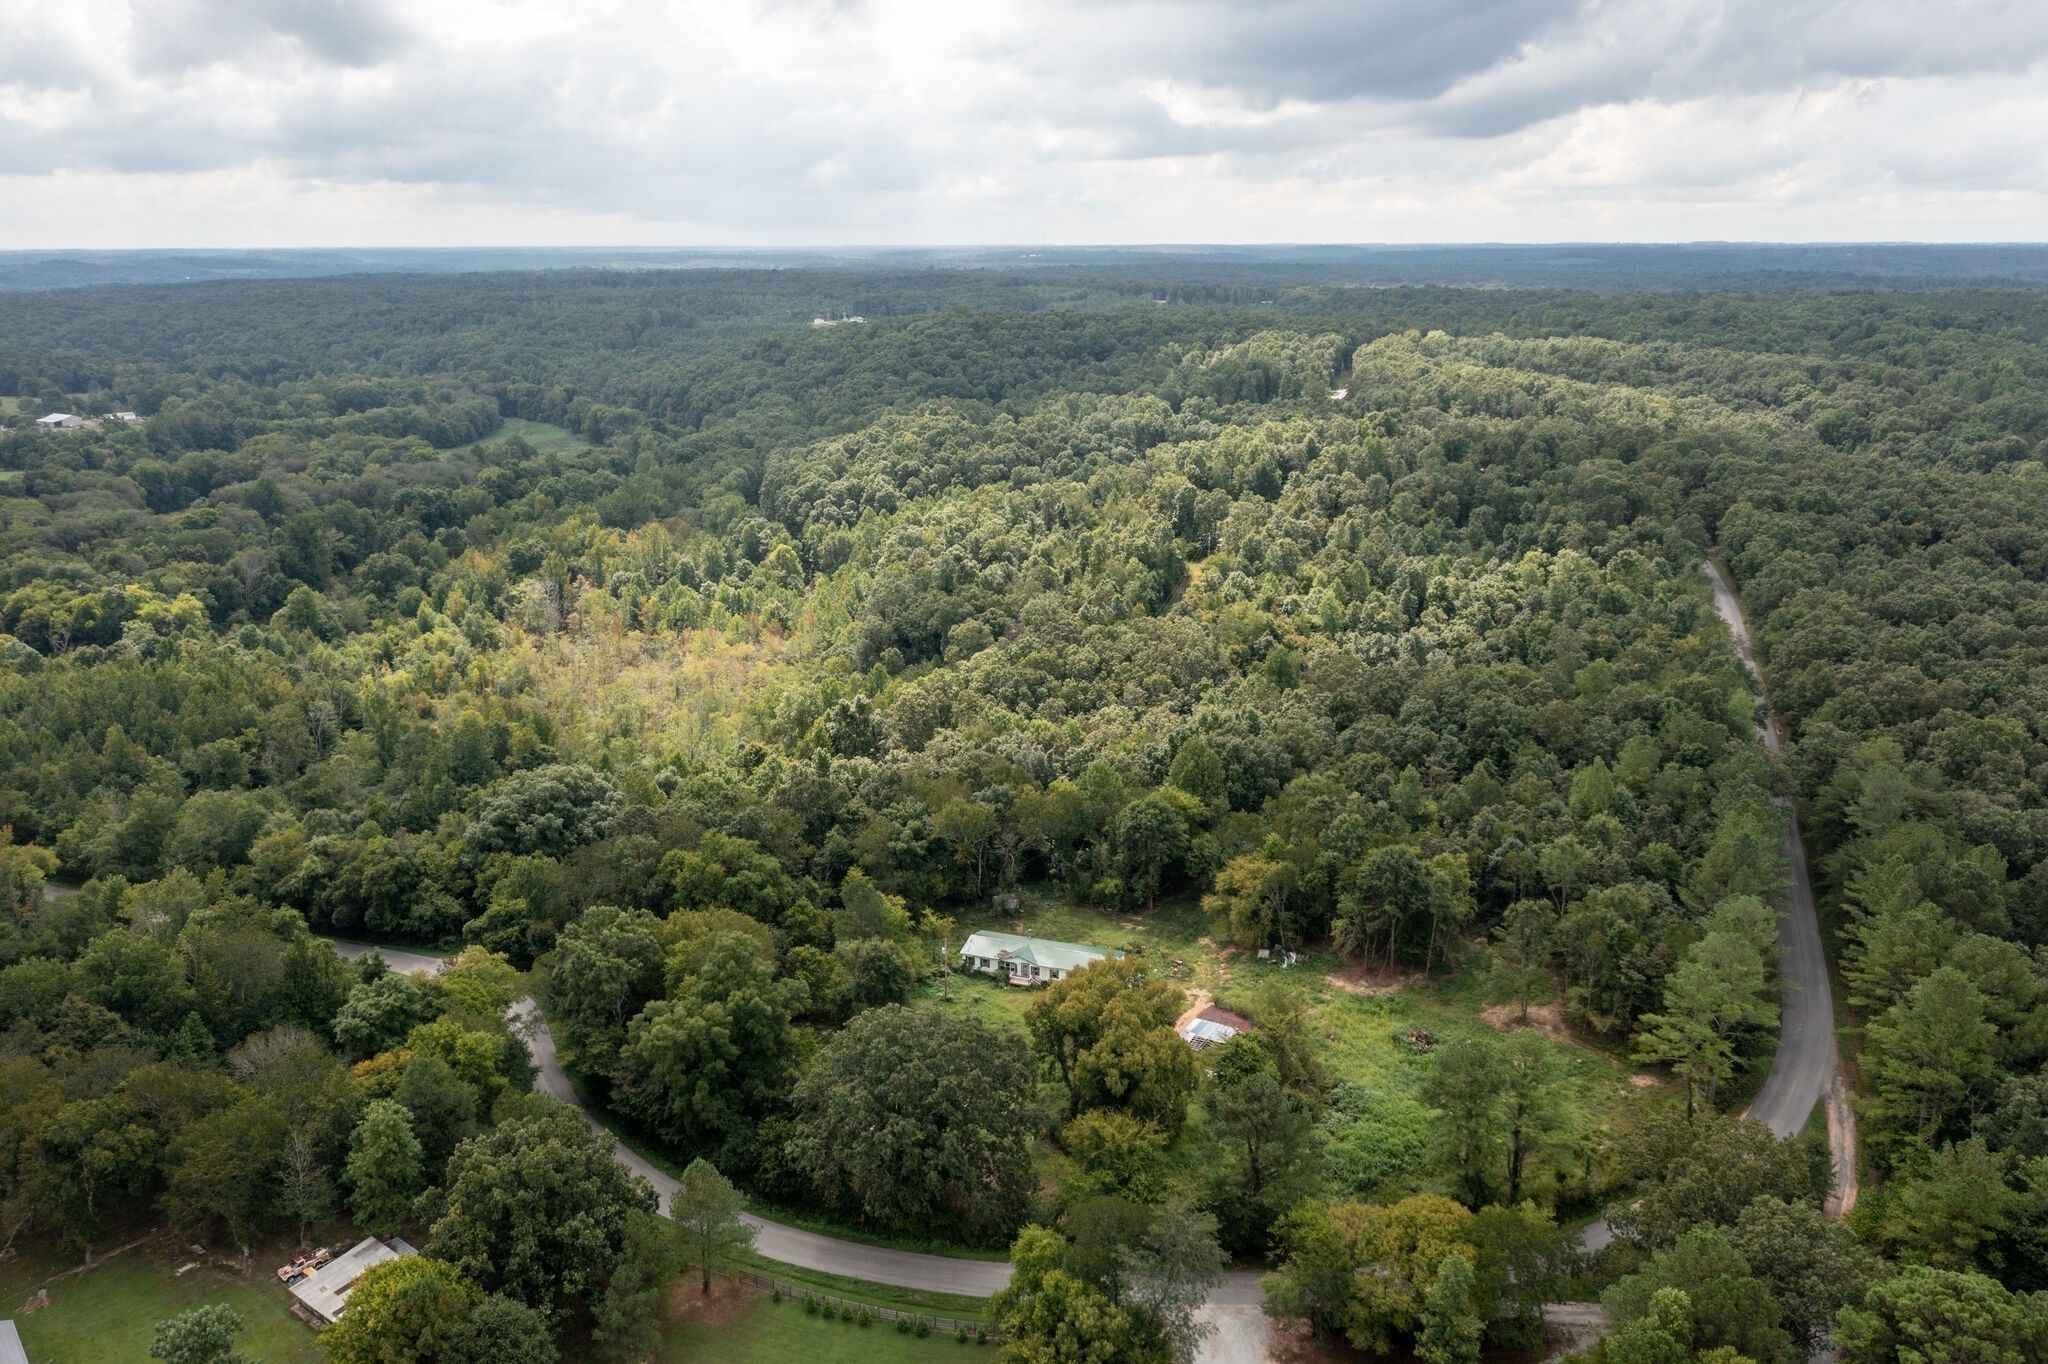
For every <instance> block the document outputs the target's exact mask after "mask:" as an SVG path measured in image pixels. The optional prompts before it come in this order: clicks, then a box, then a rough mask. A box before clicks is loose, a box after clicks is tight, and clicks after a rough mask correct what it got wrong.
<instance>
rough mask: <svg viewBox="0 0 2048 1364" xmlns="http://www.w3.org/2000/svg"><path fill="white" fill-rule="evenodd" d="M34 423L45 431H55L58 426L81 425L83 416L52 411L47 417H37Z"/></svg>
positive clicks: (83, 421)
mask: <svg viewBox="0 0 2048 1364" xmlns="http://www.w3.org/2000/svg"><path fill="white" fill-rule="evenodd" d="M36 425H37V426H40V427H41V428H43V430H45V431H55V430H57V429H58V428H59V427H65V426H83V425H85V418H83V417H76V416H73V415H72V414H71V413H69V412H52V413H51V414H50V415H49V416H47V417H37V418H36Z"/></svg>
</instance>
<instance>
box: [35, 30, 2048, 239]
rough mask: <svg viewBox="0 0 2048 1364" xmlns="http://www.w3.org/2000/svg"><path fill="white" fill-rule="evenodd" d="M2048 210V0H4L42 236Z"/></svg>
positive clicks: (1055, 235) (2020, 214) (1261, 223)
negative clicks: (664, 0) (1840, 0)
mask: <svg viewBox="0 0 2048 1364" xmlns="http://www.w3.org/2000/svg"><path fill="white" fill-rule="evenodd" d="M1708 239H1714V240H1772V241H1808V240H1832V241H1846V240H1904V239H1921V240H1948V241H1987V240H1989V241H2014V240H2028V241H2038V240H2044V239H2048V0H1844V2H1843V3H1817V2H1814V0H1582V2H1581V0H1400V2H1397V0H1034V2H1032V3H1024V2H1022V0H836V3H835V2H834V0H716V2H715V3H697V2H696V0H678V2H677V3H667V4H663V3H655V2H654V0H517V2H514V3H501V2H499V0H134V2H133V3H118V2H117V0H0V248H23V247H34V248H44V247H71V248H85V247H135V246H322V245H330V246H342V245H352V246H399V245H479V244H504V245H541V244H607V245H620V244H647V245H699V244H755V243H757V244H763V245H791V244H831V243H847V244H852V243H914V244H935V243H1037V242H1047V243H1055V244H1057V243H1107V242H1305V241H1317V242H1328V241H1342V242H1415V241H1559V240H1572V241H1614V240H1631V241H1688V240H1708Z"/></svg>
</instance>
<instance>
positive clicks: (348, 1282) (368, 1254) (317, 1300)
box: [291, 1236, 419, 1326]
mask: <svg viewBox="0 0 2048 1364" xmlns="http://www.w3.org/2000/svg"><path fill="white" fill-rule="evenodd" d="M417 1254H419V1252H418V1251H416V1250H414V1249H413V1248H412V1247H411V1246H409V1245H407V1244H406V1243H405V1242H403V1241H401V1240H399V1239H398V1238H397V1237H395V1236H394V1237H392V1238H391V1239H390V1240H389V1241H380V1240H378V1239H377V1238H376V1237H374V1236H370V1237H366V1238H364V1239H363V1240H361V1241H359V1242H357V1243H356V1244H355V1245H354V1246H353V1247H352V1248H350V1249H349V1250H346V1251H344V1252H342V1253H341V1254H340V1255H337V1256H336V1257H335V1258H333V1259H332V1260H329V1261H328V1262H327V1263H326V1264H325V1265H322V1266H321V1267H320V1268H319V1269H317V1270H315V1271H314V1272H313V1273H311V1274H308V1275H307V1276H306V1277H304V1278H303V1279H299V1280H296V1281H295V1282H293V1283H292V1285H291V1290H292V1296H293V1297H295V1298H297V1299H298V1300H299V1302H300V1303H301V1304H302V1305H304V1307H305V1308H306V1310H307V1311H308V1312H310V1313H312V1314H313V1315H314V1316H315V1317H318V1318H319V1319H320V1321H321V1322H322V1323H324V1324H325V1325H329V1326H332V1325H333V1324H334V1323H335V1322H337V1321H339V1320H341V1314H342V1310H343V1309H344V1308H345V1307H347V1306H348V1295H349V1290H351V1289H353V1288H354V1287H355V1286H356V1280H357V1279H360V1278H362V1277H363V1271H364V1270H366V1269H368V1268H370V1267H371V1266H372V1265H381V1264H383V1263H384V1262H385V1261H386V1260H398V1259H403V1258H404V1257H405V1256H408V1255H417Z"/></svg>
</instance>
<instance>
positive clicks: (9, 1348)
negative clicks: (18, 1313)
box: [0, 1321, 28, 1364]
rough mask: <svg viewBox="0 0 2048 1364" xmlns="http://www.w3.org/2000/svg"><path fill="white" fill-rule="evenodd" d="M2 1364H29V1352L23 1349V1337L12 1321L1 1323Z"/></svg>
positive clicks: (0, 1353)
mask: <svg viewBox="0 0 2048 1364" xmlns="http://www.w3.org/2000/svg"><path fill="white" fill-rule="evenodd" d="M0 1364H28V1351H26V1350H24V1349H22V1348H21V1336H20V1334H19V1333H17V1332H16V1331H15V1329H14V1323H13V1322H11V1321H0Z"/></svg>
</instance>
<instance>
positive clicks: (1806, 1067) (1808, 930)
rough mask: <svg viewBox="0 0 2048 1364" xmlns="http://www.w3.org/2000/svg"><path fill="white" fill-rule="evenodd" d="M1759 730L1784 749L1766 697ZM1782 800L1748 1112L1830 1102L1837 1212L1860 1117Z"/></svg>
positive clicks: (1784, 1120) (1790, 1118)
mask: <svg viewBox="0 0 2048 1364" xmlns="http://www.w3.org/2000/svg"><path fill="white" fill-rule="evenodd" d="M1704 567H1705V568H1706V570H1707V578H1708V580H1709V581H1710V582H1711V583H1712V584H1713V587H1714V610H1715V611H1717V612H1718V613H1720V616H1721V620H1722V622H1723V623H1724V624H1725V625H1727V627H1728V633H1729V634H1731V635H1733V636H1734V637H1735V652H1736V653H1737V654H1739V655H1741V657H1742V662H1743V664H1744V666H1746V667H1747V668H1748V669H1749V672H1750V676H1752V677H1754V678H1756V680H1757V686H1758V687H1759V688H1761V687H1762V686H1763V673H1762V672H1761V671H1760V670H1759V669H1758V668H1757V665H1756V650H1755V648H1754V646H1753V645H1752V643H1751V641H1750V637H1749V622H1748V620H1747V619H1746V618H1744V616H1743V614H1742V603H1741V602H1740V601H1738V600H1737V599H1736V596H1735V589H1734V588H1733V587H1731V586H1729V583H1728V579H1727V576H1726V575H1724V574H1723V573H1722V572H1721V569H1720V567H1719V566H1718V565H1716V564H1714V563H1712V562H1711V561H1710V562H1708V563H1707V564H1705V565H1704ZM1757 733H1758V735H1759V736H1761V737H1762V739H1763V741H1764V747H1765V748H1766V749H1767V750H1769V751H1770V752H1771V753H1772V754H1773V755H1776V754H1779V753H1781V752H1783V748H1782V746H1781V742H1780V740H1779V737H1778V727H1777V725H1776V724H1775V723H1774V722H1773V721H1772V719H1771V714H1770V707H1769V704H1768V702H1766V704H1765V706H1764V708H1763V712H1762V717H1761V718H1760V720H1759V721H1758V724H1757ZM1777 803H1778V806H1779V808H1781V809H1782V810H1784V812H1785V848H1784V851H1785V863H1786V865H1787V866H1788V867H1789V868H1790V869H1791V874H1792V879H1791V883H1790V884H1789V885H1788V886H1787V887H1786V895H1785V901H1786V903H1785V908H1784V912H1783V913H1781V914H1780V915H1779V916H1778V976H1779V979H1780V982H1781V983H1782V985H1783V988H1784V994H1783V998H1782V1000H1781V1001H1780V1007H1779V1016H1778V1051H1777V1054H1776V1055H1775V1056H1774V1057H1772V1059H1771V1072H1770V1074H1769V1075H1767V1076H1765V1077H1764V1084H1763V1088H1762V1089H1760V1090H1758V1091H1757V1095H1756V1098H1755V1099H1753V1100H1752V1101H1751V1102H1750V1105H1749V1108H1748V1111H1746V1112H1745V1113H1744V1114H1743V1116H1744V1117H1747V1118H1752V1119H1754V1120H1756V1121H1757V1122H1760V1123H1762V1124H1763V1125H1764V1126H1766V1127H1768V1128H1770V1129H1771V1131H1773V1132H1775V1133H1777V1134H1778V1135H1779V1136H1780V1137H1789V1136H1791V1135H1793V1134H1794V1133H1796V1132H1798V1131H1800V1130H1801V1129H1803V1128H1804V1127H1805V1126H1806V1120H1807V1118H1808V1117H1809V1116H1810V1115H1811V1114H1812V1113H1813V1106H1814V1105H1815V1104H1825V1105H1826V1106H1827V1114H1828V1135H1829V1145H1830V1147H1831V1148H1832V1149H1833V1152H1834V1157H1835V1189H1834V1193H1833V1196H1832V1197H1831V1198H1830V1200H1829V1208H1830V1210H1831V1211H1833V1212H1835V1213H1836V1214H1837V1215H1839V1214H1840V1212H1841V1211H1842V1210H1843V1209H1844V1208H1846V1207H1847V1206H1849V1205H1852V1204H1854V1203H1855V1201H1856V1185H1855V1180H1856V1137H1855V1131H1856V1128H1855V1117H1854V1114H1853V1113H1852V1112H1851V1110H1850V1108H1849V1104H1848V1100H1847V1098H1846V1096H1845V1094H1844V1093H1843V1090H1842V1087H1841V1085H1840V1083H1839V1080H1838V1078H1837V1077H1838V1074H1839V1072H1840V1070H1841V1060H1840V1056H1839V1054H1838V1053H1837V1052H1836V1049H1835V1005H1834V996H1833V993H1832V991H1831V990H1830V989H1829V987H1828V960H1827V954H1826V953H1825V952H1824V951H1822V949H1821V942H1820V918H1819V916H1818V914H1816V913H1815V911H1814V905H1813V878H1812V877H1811V876H1809V875H1808V874H1807V870H1806V844H1805V841H1804V840H1802V839H1801V838H1800V836H1799V812H1798V811H1797V810H1795V809H1794V808H1793V806H1792V802H1791V801H1790V800H1788V799H1786V798H1785V797H1783V796H1780V797H1778V798H1777ZM1613 1240H1614V1230H1613V1228H1611V1227H1609V1226H1608V1225H1607V1223H1606V1222H1604V1221H1603V1222H1595V1223H1593V1224H1592V1225H1591V1226H1589V1227H1587V1228H1586V1229H1585V1231H1584V1232H1582V1233H1581V1234H1580V1237H1579V1244H1580V1245H1582V1246H1584V1247H1585V1248H1586V1249H1587V1250H1599V1249H1601V1248H1603V1247H1604V1246H1606V1245H1608V1244H1610V1243H1611V1242H1612V1241H1613Z"/></svg>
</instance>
